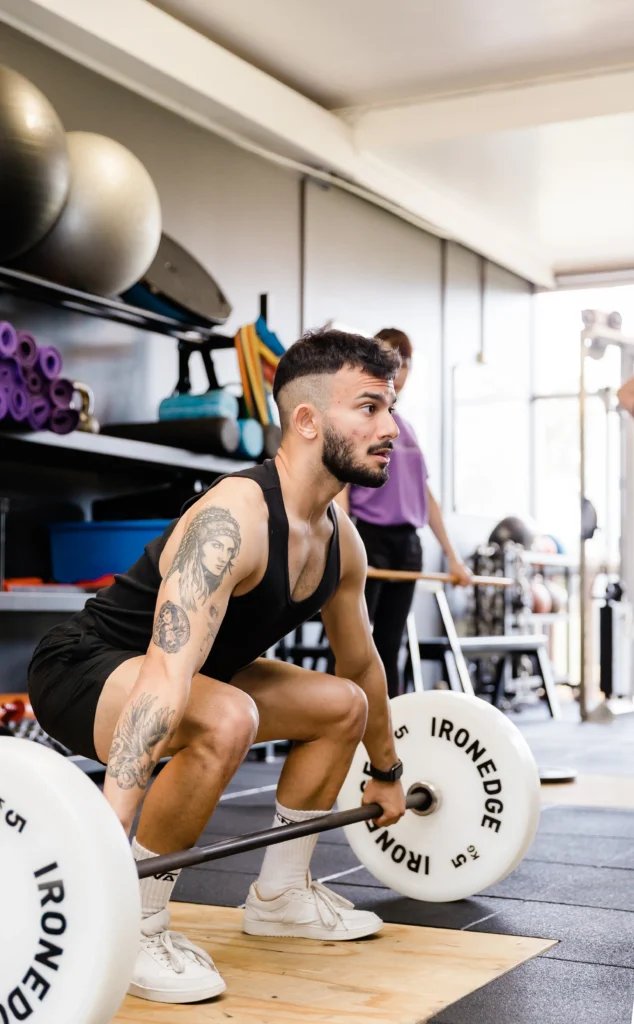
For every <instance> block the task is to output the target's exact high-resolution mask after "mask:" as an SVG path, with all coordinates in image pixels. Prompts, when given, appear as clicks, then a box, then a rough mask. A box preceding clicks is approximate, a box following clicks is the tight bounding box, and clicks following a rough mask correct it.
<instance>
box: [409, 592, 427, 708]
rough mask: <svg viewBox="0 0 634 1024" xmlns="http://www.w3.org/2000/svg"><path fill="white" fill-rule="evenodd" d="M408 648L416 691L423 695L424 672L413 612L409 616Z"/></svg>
mask: <svg viewBox="0 0 634 1024" xmlns="http://www.w3.org/2000/svg"><path fill="white" fill-rule="evenodd" d="M407 646H408V647H409V656H410V658H411V662H412V678H413V680H414V691H415V692H416V693H422V692H423V690H424V689H425V687H424V686H423V670H422V668H421V663H420V647H419V646H418V636H417V634H416V616H415V615H414V612H413V611H411V612H410V613H409V615H408V616H407Z"/></svg>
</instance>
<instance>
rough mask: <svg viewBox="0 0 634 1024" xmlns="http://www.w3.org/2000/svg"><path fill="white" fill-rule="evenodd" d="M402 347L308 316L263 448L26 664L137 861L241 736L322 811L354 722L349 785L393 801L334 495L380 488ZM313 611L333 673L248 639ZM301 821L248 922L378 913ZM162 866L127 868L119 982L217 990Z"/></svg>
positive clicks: (251, 905) (272, 928)
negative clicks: (135, 875) (126, 945)
mask: <svg viewBox="0 0 634 1024" xmlns="http://www.w3.org/2000/svg"><path fill="white" fill-rule="evenodd" d="M397 369H398V356H396V355H395V354H394V353H392V352H386V351H385V350H384V349H383V348H381V346H380V345H379V344H378V343H377V342H375V341H373V340H370V339H368V338H364V337H360V336H356V335H349V334H344V333H340V332H337V331H322V332H318V333H314V334H312V335H307V336H306V337H304V338H302V339H301V340H300V341H299V342H297V343H296V344H295V345H293V346H292V347H291V348H290V349H289V350H288V352H287V353H286V354H285V355H284V356H283V357H282V359H281V361H280V363H279V367H278V370H277V374H276V377H275V386H274V396H275V399H276V401H277V404H278V407H279V411H280V421H281V426H282V443H281V447H280V449H279V452H278V454H277V456H276V458H275V460H270V461H268V462H266V463H265V464H264V465H263V466H258V467H256V468H254V469H251V470H247V471H244V472H241V473H237V474H234V475H231V476H228V477H224V478H222V479H221V480H220V481H219V482H217V483H216V484H215V485H213V486H212V487H211V488H210V489H209V490H208V491H207V492H206V493H205V494H204V495H202V496H201V497H197V498H195V499H193V500H192V501H190V502H189V503H188V505H186V506H185V508H184V510H183V512H182V514H181V517H180V519H178V520H176V521H175V522H174V523H172V524H170V526H169V527H168V528H167V530H166V531H165V532H164V534H163V535H162V536H161V537H159V538H157V539H156V540H155V541H152V542H151V543H150V544H149V545H148V546H147V547H146V550H145V553H144V555H143V556H142V557H141V558H140V559H139V561H138V562H137V563H136V564H135V565H134V566H132V568H131V569H130V570H129V571H128V573H126V574H125V575H124V576H121V577H117V578H116V581H115V583H114V584H113V585H112V586H111V587H109V588H108V589H107V590H104V591H101V592H100V593H99V594H98V596H97V597H96V598H95V599H94V600H92V601H89V602H88V604H87V606H86V609H85V610H84V611H83V612H82V613H80V614H79V615H77V616H75V617H74V619H73V620H71V622H70V624H64V625H63V626H61V627H57V628H56V629H54V630H52V631H51V633H49V634H48V635H47V636H46V637H45V638H44V640H43V641H42V643H41V644H40V647H39V648H38V650H37V651H36V653H35V655H34V658H33V661H32V664H31V669H30V693H31V700H32V703H33V707H34V709H35V712H36V714H37V716H38V718H39V719H40V721H41V722H42V724H43V726H44V728H45V729H46V730H47V731H48V732H49V733H50V734H51V735H52V736H55V737H56V738H58V739H60V740H61V741H62V742H64V743H66V745H67V746H70V747H71V748H72V749H74V750H77V751H79V752H82V753H86V754H88V755H91V756H98V757H99V758H100V759H101V760H102V761H103V762H104V763H105V764H107V766H108V767H107V775H106V781H105V786H104V793H105V795H106V798H107V799H108V800H109V802H110V803H111V805H112V807H113V808H114V810H115V811H116V813H117V815H118V816H119V819H120V820H121V823H122V825H123V827H124V828H125V829H126V831H127V832H128V833H129V832H130V830H131V828H132V824H133V821H134V818H135V815H136V812H137V809H138V807H139V805H140V803H141V801H142V799H143V797H144V795H145V792H146V788H147V785H148V783H149V781H150V778H151V776H152V771H153V769H154V767H155V765H156V764H157V763H158V761H159V759H160V758H162V757H164V756H165V755H171V760H170V761H169V763H168V764H167V765H166V767H165V768H164V769H163V771H162V772H161V773H160V775H159V776H158V777H157V778H156V780H155V781H154V784H153V785H152V787H151V789H150V790H149V792H148V794H147V797H146V799H145V802H144V805H143V809H142V812H141V816H140V821H139V826H138V830H137V834H136V838H135V839H134V841H133V844H132V845H133V853H134V856H135V858H136V859H137V860H139V859H144V858H147V857H151V856H153V855H156V854H165V853H171V852H173V851H174V850H178V849H183V848H187V847H190V846H192V845H194V844H195V843H196V842H197V840H198V838H199V836H200V833H201V832H202V830H203V828H204V826H205V824H206V822H207V821H208V819H209V817H210V815H211V814H212V812H213V810H214V807H215V806H216V803H217V801H218V798H219V796H220V794H221V793H222V791H223V789H224V788H225V786H226V784H227V783H228V781H229V780H230V779H231V777H232V776H233V774H234V772H235V771H236V769H237V767H238V766H239V764H240V763H241V761H242V759H243V758H244V756H245V754H246V752H247V751H248V749H249V747H250V746H251V744H252V743H253V742H254V740H258V741H269V740H276V739H290V740H294V741H295V743H294V745H293V749H292V750H291V752H290V753H289V755H288V757H287V758H286V761H285V764H284V768H283V770H282V773H281V776H280V780H279V784H278V788H277V807H276V816H275V822H276V823H277V824H281V823H283V822H290V821H303V820H308V819H310V818H313V817H317V816H318V815H320V814H323V813H324V812H325V811H329V810H330V809H331V808H332V806H333V804H334V802H335V800H336V797H337V795H338V792H339V789H340V787H341V785H342V783H343V780H344V779H345V777H346V774H347V772H348V768H349V765H350V763H351V760H352V757H353V754H354V752H355V749H356V747H357V745H358V743H359V741H360V740H363V742H364V744H365V746H366V749H367V752H368V757H369V760H370V762H371V764H372V773H373V778H371V779H370V780H369V781H368V784H367V786H366V788H365V791H364V797H363V799H364V801H366V802H370V801H376V802H377V803H379V804H380V805H381V807H382V808H383V811H384V813H383V815H382V817H381V818H380V819H379V823H380V824H382V825H389V824H392V823H393V822H395V821H397V820H398V819H399V818H400V817H401V816H402V815H403V813H404V811H405V799H404V794H403V790H402V786H401V784H400V782H399V781H398V780H399V778H400V771H401V770H402V768H401V766H400V765H399V764H398V763H397V758H396V752H395V748H394V742H393V737H392V727H391V722H390V711H389V703H388V698H387V689H386V682H385V674H384V670H383V666H382V664H381V662H380V660H379V658H378V655H377V653H376V650H375V647H374V644H373V642H372V636H371V631H370V626H369V623H368V617H367V609H366V604H365V599H364V584H365V575H366V567H367V566H366V559H365V553H364V548H363V545H362V543H361V541H360V538H359V536H358V534H357V532H356V530H355V528H354V527H353V526H352V524H351V522H350V520H349V519H348V517H347V516H346V515H345V513H344V512H343V511H341V510H340V509H339V508H338V507H337V506H336V505H335V503H334V501H333V499H334V498H335V495H336V494H337V493H338V492H339V491H340V490H341V488H342V486H343V485H344V484H346V483H360V484H364V485H366V486H374V487H378V486H381V484H382V483H384V482H385V480H386V479H387V475H388V467H389V459H390V452H391V450H392V444H393V441H394V438H395V437H396V436H397V435H398V428H397V426H396V424H395V422H394V419H393V417H392V409H393V405H394V400H395V393H394V375H395V373H396V371H397ZM320 609H321V613H322V618H323V622H324V625H325V628H326V632H327V635H328V639H329V642H330V644H331V646H332V649H333V652H334V654H335V658H336V675H335V676H329V675H325V674H322V673H317V672H309V671H307V670H305V669H303V668H299V667H297V666H295V665H290V664H285V663H281V662H276V661H271V660H267V659H266V658H263V657H262V654H263V653H264V652H265V651H266V650H267V649H268V648H269V647H271V646H272V645H273V644H274V643H276V642H277V641H278V640H280V639H281V638H282V637H283V636H285V635H287V634H288V633H289V632H290V631H291V630H292V629H293V628H295V627H296V626H297V625H299V624H300V623H301V622H304V621H306V620H307V619H309V618H310V617H311V616H313V615H314V614H315V613H316V612H317V611H319V610H320ZM315 842H316V837H315V836H310V837H307V838H303V839H297V840H293V841H289V842H286V843H282V844H279V845H277V846H271V847H269V848H268V849H267V851H266V853H265V856H264V860H263V864H262V870H261V872H260V876H259V878H258V881H257V882H256V883H255V884H254V885H252V886H251V889H250V891H249V895H248V898H247V901H246V909H245V915H244V924H243V927H244V930H245V931H246V932H248V933H249V934H255V935H271V936H280V935H284V936H297V937H308V938H319V939H331V940H338V939H354V938H359V937H361V936H364V935H370V934H372V933H374V932H376V931H378V930H379V929H380V927H381V924H382V922H381V921H380V920H379V918H378V917H377V916H376V915H375V914H371V913H369V912H364V911H357V910H354V908H353V906H352V904H350V903H349V902H348V901H346V900H343V899H342V898H341V897H340V896H338V895H337V894H336V893H334V892H331V891H329V890H328V889H326V888H325V887H324V886H321V885H319V884H318V883H314V882H312V880H311V877H310V872H309V863H310V858H311V855H312V852H313V849H314V846H315ZM177 877H178V872H172V873H170V874H169V875H164V876H155V877H153V878H148V879H144V880H143V881H142V882H141V901H142V910H143V926H142V936H141V949H140V952H139V955H138V959H137V963H136V967H135V971H134V978H133V982H132V986H131V988H130V991H131V992H132V993H133V994H135V995H138V996H142V997H144V998H147V999H155V1000H161V1001H165V1002H193V1001H196V1000H199V999H205V998H209V997H211V996H214V995H217V994H219V993H220V992H222V991H223V990H224V987H225V985H224V982H223V981H222V979H221V978H220V977H219V975H218V973H217V972H216V970H215V967H214V965H213V963H212V961H211V960H210V958H209V957H208V955H207V954H206V953H205V952H204V951H203V950H201V949H199V948H198V947H196V946H193V945H192V944H191V943H190V942H189V941H188V940H187V939H185V937H184V936H182V935H179V934H177V933H174V932H170V931H169V930H168V929H169V914H168V910H167V906H168V901H169V898H170V895H171V892H172V889H173V886H174V883H175V881H176V879H177Z"/></svg>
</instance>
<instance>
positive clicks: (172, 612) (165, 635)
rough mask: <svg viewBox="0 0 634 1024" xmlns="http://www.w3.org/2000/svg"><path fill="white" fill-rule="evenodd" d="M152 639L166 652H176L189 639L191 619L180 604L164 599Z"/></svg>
mask: <svg viewBox="0 0 634 1024" xmlns="http://www.w3.org/2000/svg"><path fill="white" fill-rule="evenodd" d="M152 639H153V641H154V643H155V644H156V646H157V647H160V648H162V650H164V651H165V653H166V654H176V653H177V652H178V651H180V649H181V647H184V646H185V644H186V643H187V641H188V640H189V619H188V618H187V616H186V614H185V612H184V611H183V609H182V608H181V607H180V605H177V604H174V603H173V601H164V602H163V604H162V605H161V607H160V608H159V612H158V615H157V616H156V622H155V623H154V632H153V633H152Z"/></svg>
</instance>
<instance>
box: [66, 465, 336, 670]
mask: <svg viewBox="0 0 634 1024" xmlns="http://www.w3.org/2000/svg"><path fill="white" fill-rule="evenodd" d="M229 475H230V476H232V477H233V476H237V477H247V478H248V479H249V480H254V481H255V482H256V483H257V484H259V486H260V487H261V488H262V492H263V494H264V498H265V500H266V504H267V506H268V510H269V557H268V563H267V566H266V571H265V573H264V576H263V577H262V579H261V581H260V582H259V583H258V584H257V586H255V587H254V588H253V590H250V591H248V593H246V594H242V595H240V596H239V597H231V598H230V599H229V603H228V606H227V611H226V614H225V617H224V619H223V621H222V625H221V626H220V629H219V630H218V634H217V636H216V639H215V640H214V643H213V647H212V649H211V652H210V654H209V657H208V658H207V660H206V662H205V664H204V665H203V667H202V668H201V669H200V671H201V672H202V673H203V674H204V675H207V676H211V677H212V678H214V679H219V680H221V681H222V682H229V680H230V679H231V678H232V676H234V675H235V674H236V672H239V671H240V669H242V668H245V667H246V666H247V665H250V664H251V662H252V661H255V659H256V658H259V657H261V656H262V655H263V654H265V653H266V651H267V650H268V649H269V648H270V647H272V646H273V645H274V644H276V643H277V642H278V641H279V640H281V639H282V638H283V637H285V636H287V634H288V633H290V632H292V630H293V629H295V628H296V627H297V626H299V625H300V624H301V623H302V622H306V621H307V620H308V619H310V618H312V616H313V615H315V614H316V613H317V612H318V611H319V609H320V608H321V607H322V606H323V605H324V604H325V603H326V601H327V600H328V599H329V598H330V597H332V595H333V594H334V592H335V590H336V589H337V587H338V585H339V575H340V558H339V534H338V529H337V515H336V513H335V510H334V509H333V507H332V505H331V506H330V507H329V508H328V515H329V517H330V519H331V521H332V525H333V533H332V538H331V541H330V546H329V549H328V556H327V559H326V568H325V570H324V574H323V576H322V578H321V582H320V583H319V585H318V587H317V589H316V590H315V591H313V593H312V594H311V595H310V596H309V597H307V598H306V599H305V600H303V601H294V600H293V598H292V596H291V589H290V582H289V576H288V532H289V531H288V517H287V515H286V509H285V508H284V500H283V498H282V490H281V487H280V480H279V476H278V473H277V468H276V466H275V461H274V460H273V459H269V460H267V461H266V462H264V463H263V464H262V465H261V466H255V467H253V468H251V469H244V470H240V471H239V472H237V473H231V474H229ZM222 479H225V477H220V478H219V479H218V480H215V481H214V483H213V484H212V485H211V487H212V488H213V487H215V486H217V484H218V483H220V480H222ZM199 498H200V495H196V496H195V497H193V498H190V500H189V501H188V502H187V503H186V504H185V505H184V506H183V508H182V510H181V515H183V513H184V512H186V511H187V509H188V508H189V507H190V506H191V505H193V503H194V502H195V501H198V500H199ZM177 523H178V519H174V521H173V522H171V523H170V524H169V526H168V527H167V528H166V529H165V531H164V532H163V533H162V534H161V536H160V537H156V538H155V539H154V540H152V541H150V543H149V544H147V545H146V547H145V551H144V553H143V554H142V555H141V557H140V558H139V559H138V561H137V562H135V563H134V565H133V566H132V568H131V569H129V570H128V571H127V572H126V573H125V574H123V575H120V576H119V575H118V576H115V582H114V583H113V584H112V585H111V586H110V587H107V588H105V589H104V590H100V591H99V593H98V594H97V595H96V597H94V598H92V599H91V600H90V601H88V602H87V604H86V607H85V609H84V611H83V612H80V613H79V615H78V616H77V618H79V619H80V620H81V621H82V625H83V626H84V628H88V629H91V630H94V631H95V632H96V633H97V634H98V635H99V636H100V637H101V638H102V639H103V640H105V642H106V643H107V644H109V645H110V646H112V647H116V648H118V649H120V650H129V651H135V652H137V653H145V651H147V649H148V646H149V644H150V641H151V638H152V628H153V622H154V613H155V610H156V599H157V595H158V591H159V587H160V585H161V575H160V572H159V558H160V557H161V552H162V551H163V548H164V547H165V545H166V543H167V541H168V540H169V538H170V536H171V534H172V532H173V530H174V528H175V526H176V524H177Z"/></svg>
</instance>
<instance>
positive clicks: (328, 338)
mask: <svg viewBox="0 0 634 1024" xmlns="http://www.w3.org/2000/svg"><path fill="white" fill-rule="evenodd" d="M400 363H401V360H400V356H399V354H398V352H396V351H395V350H392V351H389V350H387V349H385V348H384V347H383V346H382V345H381V344H379V342H378V341H375V340H374V338H366V337H365V336H364V335H363V334H348V333H347V332H346V331H334V330H328V329H327V328H323V329H321V330H317V331H309V332H307V333H306V334H304V335H303V337H301V338H300V340H299V341H296V342H295V344H294V345H291V347H290V348H289V349H288V351H287V352H285V353H284V355H283V356H282V358H281V359H280V361H279V363H278V366H277V370H276V373H275V380H274V381H273V397H274V399H275V401H276V402H277V396H278V395H279V393H280V391H281V390H282V388H283V387H285V386H286V385H287V384H290V383H291V381H294V380H298V379H299V378H300V377H317V376H321V375H326V374H334V373H338V372H339V370H343V368H344V366H350V367H352V368H353V369H356V368H358V369H360V370H364V371H365V372H366V373H369V374H371V375H372V376H373V377H379V378H380V379H382V380H393V379H394V377H395V376H396V374H397V372H398V368H399V366H400Z"/></svg>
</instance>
